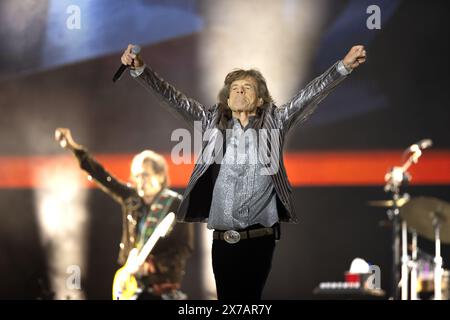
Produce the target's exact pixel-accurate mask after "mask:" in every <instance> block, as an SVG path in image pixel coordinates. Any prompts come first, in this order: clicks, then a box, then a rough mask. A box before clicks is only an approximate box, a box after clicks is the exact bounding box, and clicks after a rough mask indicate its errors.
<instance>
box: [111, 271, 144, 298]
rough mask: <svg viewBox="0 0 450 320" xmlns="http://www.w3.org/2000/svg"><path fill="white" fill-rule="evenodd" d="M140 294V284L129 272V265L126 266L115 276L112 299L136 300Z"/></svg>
mask: <svg viewBox="0 0 450 320" xmlns="http://www.w3.org/2000/svg"><path fill="white" fill-rule="evenodd" d="M138 293H139V285H138V282H137V280H136V278H135V277H134V275H133V274H131V273H130V272H129V271H128V270H127V265H124V266H123V267H122V268H120V269H119V270H117V271H116V274H115V275H114V281H113V292H112V294H113V296H112V298H113V300H136V298H137V297H138Z"/></svg>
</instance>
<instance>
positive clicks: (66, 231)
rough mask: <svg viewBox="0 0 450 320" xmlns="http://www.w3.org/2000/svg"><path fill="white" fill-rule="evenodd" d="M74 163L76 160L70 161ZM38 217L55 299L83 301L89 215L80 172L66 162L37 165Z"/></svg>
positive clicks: (56, 160) (36, 199)
mask: <svg viewBox="0 0 450 320" xmlns="http://www.w3.org/2000/svg"><path fill="white" fill-rule="evenodd" d="M70 160H73V159H70ZM33 179H35V181H36V182H35V183H36V184H38V185H40V187H39V188H36V189H35V203H36V213H37V215H38V222H39V226H40V233H41V241H42V245H43V247H44V248H45V251H46V255H47V260H48V266H49V271H48V272H49V279H50V282H51V287H52V290H53V292H54V294H55V295H54V299H84V292H83V289H82V287H81V279H82V277H83V271H84V270H85V246H86V243H85V239H86V236H85V230H86V229H87V228H86V223H87V215H86V208H85V199H86V194H85V189H84V188H83V187H82V184H83V179H84V178H83V176H82V175H81V174H80V172H79V168H77V167H76V165H75V164H73V163H72V162H69V161H64V158H55V160H54V161H51V162H45V163H43V164H38V163H37V164H36V168H35V170H34V176H33Z"/></svg>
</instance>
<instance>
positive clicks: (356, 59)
mask: <svg viewBox="0 0 450 320" xmlns="http://www.w3.org/2000/svg"><path fill="white" fill-rule="evenodd" d="M343 62H344V65H345V67H346V68H347V69H350V70H353V69H355V68H357V67H359V65H361V64H363V63H364V62H366V50H365V49H364V46H361V45H358V46H353V47H352V48H351V49H350V51H349V52H348V53H347V55H346V56H345V58H344V59H343Z"/></svg>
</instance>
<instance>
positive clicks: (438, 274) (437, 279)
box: [433, 214, 442, 300]
mask: <svg viewBox="0 0 450 320" xmlns="http://www.w3.org/2000/svg"><path fill="white" fill-rule="evenodd" d="M433 215H434V216H433V228H434V234H435V239H436V240H435V257H434V263H435V264H434V300H442V256H441V237H440V219H439V217H438V216H437V215H436V214H433Z"/></svg>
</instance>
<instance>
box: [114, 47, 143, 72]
mask: <svg viewBox="0 0 450 320" xmlns="http://www.w3.org/2000/svg"><path fill="white" fill-rule="evenodd" d="M131 48H133V45H132V44H129V45H128V47H127V48H126V49H125V51H124V52H123V54H122V57H121V58H120V60H121V61H122V64H124V65H126V66H130V67H131V68H132V69H135V68H139V67H142V66H143V65H144V61H143V60H142V59H141V57H140V56H139V55H135V54H133V53H131Z"/></svg>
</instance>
